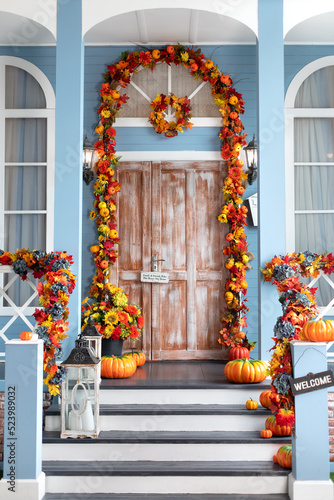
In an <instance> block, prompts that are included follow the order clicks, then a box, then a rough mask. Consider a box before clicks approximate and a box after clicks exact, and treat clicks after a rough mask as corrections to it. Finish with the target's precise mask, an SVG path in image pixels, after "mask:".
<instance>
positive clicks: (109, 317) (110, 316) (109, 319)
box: [104, 311, 118, 325]
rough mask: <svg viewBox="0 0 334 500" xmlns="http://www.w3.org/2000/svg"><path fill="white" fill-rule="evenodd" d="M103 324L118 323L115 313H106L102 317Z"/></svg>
mask: <svg viewBox="0 0 334 500" xmlns="http://www.w3.org/2000/svg"><path fill="white" fill-rule="evenodd" d="M104 322H105V323H108V324H110V325H115V324H116V323H117V322H118V315H117V312H115V311H108V312H107V313H106V314H105V316H104Z"/></svg>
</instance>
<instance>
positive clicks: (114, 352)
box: [102, 339, 124, 356]
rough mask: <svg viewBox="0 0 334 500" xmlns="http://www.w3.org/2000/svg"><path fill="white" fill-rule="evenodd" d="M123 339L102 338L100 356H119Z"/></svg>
mask: <svg viewBox="0 0 334 500" xmlns="http://www.w3.org/2000/svg"><path fill="white" fill-rule="evenodd" d="M123 342H124V341H123V339H119V340H113V339H102V356H121V354H122V351H123Z"/></svg>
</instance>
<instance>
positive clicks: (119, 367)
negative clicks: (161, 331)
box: [101, 356, 137, 378]
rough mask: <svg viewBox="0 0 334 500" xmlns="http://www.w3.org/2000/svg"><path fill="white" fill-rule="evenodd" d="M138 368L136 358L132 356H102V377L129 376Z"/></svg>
mask: <svg viewBox="0 0 334 500" xmlns="http://www.w3.org/2000/svg"><path fill="white" fill-rule="evenodd" d="M136 370H137V365H136V362H135V360H134V359H133V358H132V357H130V356H102V358H101V377H103V378H128V377H131V375H133V374H134V373H135V371H136Z"/></svg>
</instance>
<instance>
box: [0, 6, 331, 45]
mask: <svg viewBox="0 0 334 500" xmlns="http://www.w3.org/2000/svg"><path fill="white" fill-rule="evenodd" d="M82 2H83V19H82V26H83V33H84V35H85V42H86V43H87V44H89V45H93V44H94V45H95V44H96V45H100V44H101V45H102V44H103V45H105V44H110V45H122V44H129V43H134V44H139V45H145V44H168V43H175V42H181V43H182V42H183V43H185V44H199V45H205V44H211V45H215V44H228V43H231V44H236V43H239V44H253V43H256V33H257V0H238V1H233V2H231V0H206V2H205V3H203V0H192V2H189V0H169V2H168V4H166V2H165V0H140V1H139V0H123V1H122V2H118V3H115V2H105V3H104V4H103V7H101V8H99V7H98V6H97V4H96V0H82ZM166 6H168V8H166ZM333 23H334V5H333V0H318V1H317V2H314V0H284V35H285V41H286V43H290V44H334V31H333V29H332V26H333ZM56 32H57V0H47V1H45V2H41V1H40V0H29V1H27V0H15V1H14V2H13V1H12V2H9V1H8V0H0V45H11V46H20V45H21V46H22V45H23V46H24V45H54V44H55V43H56V42H55V39H56Z"/></svg>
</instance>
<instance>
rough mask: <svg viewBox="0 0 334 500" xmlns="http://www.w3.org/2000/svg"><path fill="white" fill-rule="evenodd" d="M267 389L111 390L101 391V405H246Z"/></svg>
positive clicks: (253, 387)
mask: <svg viewBox="0 0 334 500" xmlns="http://www.w3.org/2000/svg"><path fill="white" fill-rule="evenodd" d="M264 389H265V388H264V387H262V388H259V386H257V385H252V384H249V387H247V388H245V389H243V388H237V389H225V390H223V389H222V390H219V389H205V390H203V389H178V390H177V391H176V390H169V389H162V390H157V389H151V390H149V389H136V390H132V389H129V390H122V389H114V390H113V389H112V388H111V389H110V390H101V391H100V404H162V405H165V404H181V405H183V404H184V405H187V404H215V405H218V404H227V405H235V404H243V405H244V404H245V403H246V401H247V399H249V398H252V399H255V400H256V401H258V400H259V396H260V394H261V392H262V391H263V390H264Z"/></svg>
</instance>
